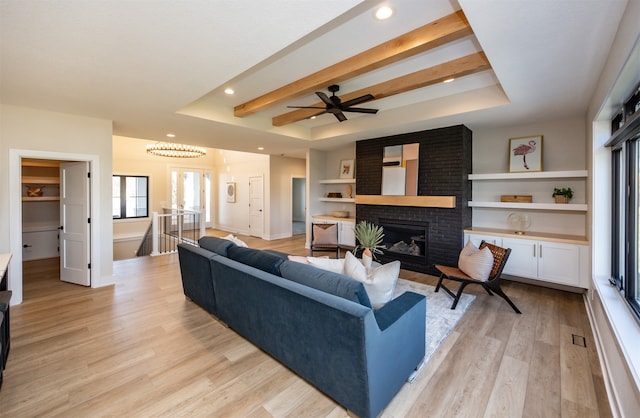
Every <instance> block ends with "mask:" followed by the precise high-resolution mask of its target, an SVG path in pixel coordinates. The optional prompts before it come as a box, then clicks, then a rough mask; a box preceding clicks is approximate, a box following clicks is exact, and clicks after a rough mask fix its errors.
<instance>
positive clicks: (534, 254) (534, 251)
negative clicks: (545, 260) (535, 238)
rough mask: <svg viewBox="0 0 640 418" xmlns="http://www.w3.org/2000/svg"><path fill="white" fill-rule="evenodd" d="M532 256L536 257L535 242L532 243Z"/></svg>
mask: <svg viewBox="0 0 640 418" xmlns="http://www.w3.org/2000/svg"><path fill="white" fill-rule="evenodd" d="M533 257H534V258H535V257H536V244H533Z"/></svg>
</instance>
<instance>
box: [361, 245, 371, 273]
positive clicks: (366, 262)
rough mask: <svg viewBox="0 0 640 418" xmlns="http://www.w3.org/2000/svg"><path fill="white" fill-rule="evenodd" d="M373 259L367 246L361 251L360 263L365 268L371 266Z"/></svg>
mask: <svg viewBox="0 0 640 418" xmlns="http://www.w3.org/2000/svg"><path fill="white" fill-rule="evenodd" d="M372 261H373V257H372V255H371V251H370V250H369V249H368V248H365V250H364V251H363V252H362V265H363V266H365V267H366V268H370V267H371V262H372Z"/></svg>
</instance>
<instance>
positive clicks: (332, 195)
mask: <svg viewBox="0 0 640 418" xmlns="http://www.w3.org/2000/svg"><path fill="white" fill-rule="evenodd" d="M327 197H331V198H336V199H340V198H342V193H334V192H330V193H327Z"/></svg>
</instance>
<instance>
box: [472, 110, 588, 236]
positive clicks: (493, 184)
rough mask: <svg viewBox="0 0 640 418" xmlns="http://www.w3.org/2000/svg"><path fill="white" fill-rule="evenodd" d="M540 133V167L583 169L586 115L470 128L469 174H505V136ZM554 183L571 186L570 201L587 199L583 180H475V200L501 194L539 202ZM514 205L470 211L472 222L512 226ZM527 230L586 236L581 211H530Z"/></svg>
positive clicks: (548, 197) (547, 199)
mask: <svg viewBox="0 0 640 418" xmlns="http://www.w3.org/2000/svg"><path fill="white" fill-rule="evenodd" d="M535 135H542V136H543V140H542V148H543V149H542V167H543V171H561V170H585V169H587V162H586V159H587V151H586V148H587V146H586V145H587V137H586V130H585V121H584V118H581V117H576V118H571V119H563V120H555V121H544V122H539V123H532V124H528V125H522V126H509V127H500V128H494V129H476V130H474V131H473V170H472V171H473V173H506V172H509V139H510V138H517V137H523V136H535ZM554 187H571V189H572V190H573V192H574V197H573V199H572V201H571V203H587V202H588V200H587V184H586V181H585V180H581V179H578V180H576V179H574V180H558V179H552V180H548V181H538V180H528V181H474V182H473V183H472V193H473V200H482V201H500V195H516V194H518V195H532V196H533V201H534V202H537V203H545V202H549V203H550V202H553V198H552V197H551V194H552V192H553V188H554ZM511 212H514V209H504V210H503V209H485V208H474V209H473V221H472V222H473V226H475V227H478V226H480V227H486V228H498V229H510V227H509V226H508V224H507V217H508V216H509V214H510V213H511ZM527 214H528V215H529V217H530V219H531V228H530V230H531V231H536V232H546V233H559V234H567V235H577V236H581V237H584V236H586V235H587V218H586V214H584V213H574V212H557V213H549V212H545V211H528V212H527Z"/></svg>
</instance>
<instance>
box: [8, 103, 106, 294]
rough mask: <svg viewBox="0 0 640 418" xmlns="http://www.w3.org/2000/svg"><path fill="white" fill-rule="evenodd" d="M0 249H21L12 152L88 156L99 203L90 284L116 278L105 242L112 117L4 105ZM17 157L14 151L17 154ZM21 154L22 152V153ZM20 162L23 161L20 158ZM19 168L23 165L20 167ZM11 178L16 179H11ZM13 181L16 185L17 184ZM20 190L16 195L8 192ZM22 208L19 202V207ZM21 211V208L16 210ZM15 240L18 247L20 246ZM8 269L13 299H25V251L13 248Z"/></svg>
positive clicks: (95, 221)
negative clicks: (15, 226) (16, 231)
mask: <svg viewBox="0 0 640 418" xmlns="http://www.w3.org/2000/svg"><path fill="white" fill-rule="evenodd" d="M0 117H1V123H0V161H1V162H2V163H0V196H1V197H2V198H1V199H0V237H2V239H0V252H3V253H4V252H9V251H10V250H11V249H12V248H13V249H15V248H17V249H18V250H20V248H21V240H22V238H21V236H20V234H13V235H12V234H11V230H12V226H11V225H12V224H14V223H18V224H19V223H20V218H21V213H13V212H12V211H11V209H10V208H11V207H14V205H15V199H20V196H19V190H20V188H21V187H20V184H19V183H20V176H19V175H18V176H17V178H16V177H15V176H14V175H13V174H10V166H11V165H12V164H13V163H14V161H10V158H9V157H10V150H26V152H27V154H30V155H36V154H38V153H41V155H42V157H43V158H51V159H54V158H55V157H56V156H57V155H58V154H57V153H60V154H65V155H74V156H82V157H83V158H84V157H85V156H86V157H87V158H90V159H91V160H92V161H93V167H92V171H93V175H94V177H93V178H92V185H94V186H95V187H94V188H93V190H92V192H93V193H94V194H95V197H94V200H95V201H96V202H97V205H95V206H96V207H93V208H92V210H93V217H92V219H93V221H94V222H93V224H92V230H93V231H95V234H96V235H97V237H95V239H94V240H93V241H94V247H93V248H92V267H93V271H92V286H101V285H104V284H107V283H111V282H112V272H113V268H112V259H113V249H112V247H111V245H101V243H104V242H111V240H112V236H113V234H112V223H111V135H112V131H111V121H109V120H103V119H95V118H88V117H81V116H75V115H68V114H63V113H55V112H49V111H44V110H36V109H30V108H23V107H17V106H10V105H4V104H3V105H0ZM14 155H16V154H15V153H14ZM21 155H22V154H21ZM18 166H19V161H18ZM18 171H19V168H18ZM10 182H12V183H10ZM14 183H15V184H14ZM11 189H17V190H18V192H16V196H11V195H10V190H11ZM17 206H18V207H19V205H17ZM18 212H20V211H18ZM16 244H17V245H16ZM13 253H14V254H13V259H12V261H11V264H10V270H9V277H10V278H9V287H10V288H11V289H12V290H14V296H13V298H12V301H11V302H12V303H19V302H21V301H22V282H21V280H22V265H21V264H22V263H21V261H22V253H21V251H17V250H14V251H13Z"/></svg>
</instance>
